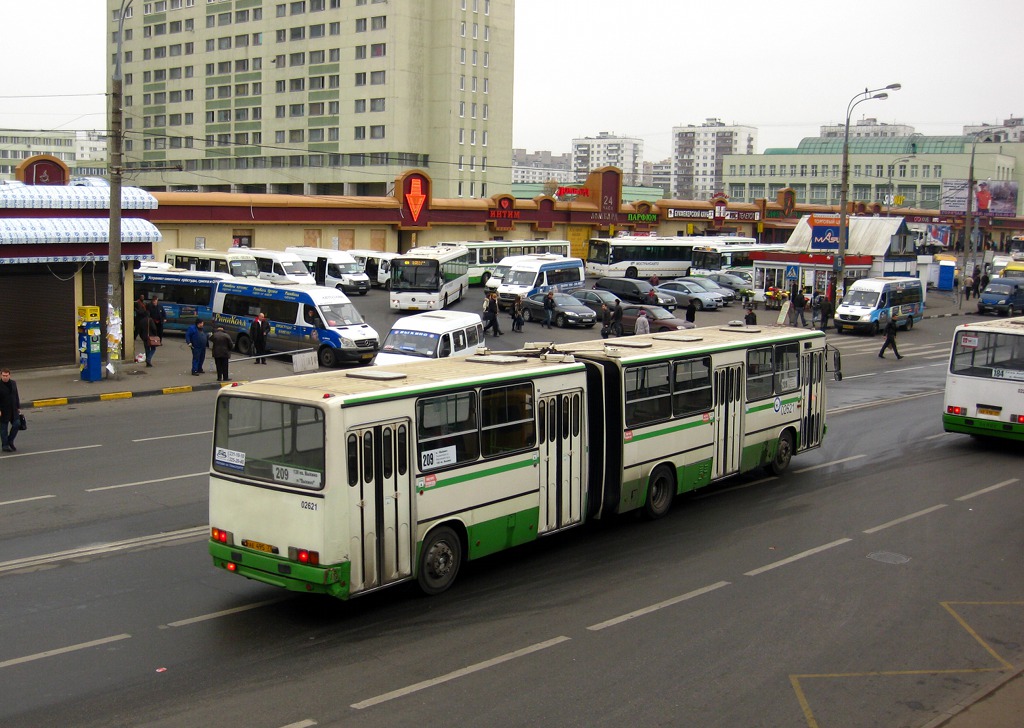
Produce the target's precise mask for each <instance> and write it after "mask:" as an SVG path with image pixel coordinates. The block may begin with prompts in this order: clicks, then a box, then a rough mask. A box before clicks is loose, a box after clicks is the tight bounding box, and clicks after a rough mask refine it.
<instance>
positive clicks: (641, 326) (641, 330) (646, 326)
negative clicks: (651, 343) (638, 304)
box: [633, 308, 651, 336]
mask: <svg viewBox="0 0 1024 728" xmlns="http://www.w3.org/2000/svg"><path fill="white" fill-rule="evenodd" d="M633 333H634V334H636V335H637V336H641V335H643V334H649V333H651V322H650V321H648V320H647V311H645V310H644V309H642V308H641V309H640V313H638V314H637V315H636V323H635V324H633Z"/></svg>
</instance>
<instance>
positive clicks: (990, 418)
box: [942, 316, 1024, 442]
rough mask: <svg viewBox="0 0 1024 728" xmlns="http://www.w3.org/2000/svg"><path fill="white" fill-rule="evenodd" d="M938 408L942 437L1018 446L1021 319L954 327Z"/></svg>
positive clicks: (1023, 420)
mask: <svg viewBox="0 0 1024 728" xmlns="http://www.w3.org/2000/svg"><path fill="white" fill-rule="evenodd" d="M942 405H943V407H942V427H943V429H944V430H945V431H946V432H961V433H964V434H967V435H973V436H980V437H994V438H1002V439H1006V440H1015V441H1017V442H1021V441H1024V317H1020V316H1018V317H1017V318H1007V319H996V320H995V321H984V322H979V323H969V324H962V325H960V326H957V327H956V330H955V331H954V332H953V348H952V351H951V353H950V358H949V369H948V370H947V372H946V391H945V395H944V396H943V401H942Z"/></svg>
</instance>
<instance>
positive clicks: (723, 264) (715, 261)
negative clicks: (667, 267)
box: [690, 238, 786, 275]
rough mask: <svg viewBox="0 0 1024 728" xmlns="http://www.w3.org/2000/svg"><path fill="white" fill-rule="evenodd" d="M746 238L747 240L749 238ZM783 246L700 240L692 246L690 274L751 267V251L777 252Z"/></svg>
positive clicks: (752, 260)
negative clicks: (699, 242)
mask: <svg viewBox="0 0 1024 728" xmlns="http://www.w3.org/2000/svg"><path fill="white" fill-rule="evenodd" d="M746 239H747V240H749V238H746ZM785 247H786V246H785V245H783V244H776V243H731V242H721V241H712V242H709V243H704V242H702V243H701V244H700V245H696V246H694V248H693V261H692V262H691V264H690V275H707V274H709V273H721V272H722V271H724V270H726V269H727V268H750V269H752V268H753V266H754V259H753V258H751V257H750V254H751V253H754V252H764V251H769V252H778V251H780V250H784V249H785Z"/></svg>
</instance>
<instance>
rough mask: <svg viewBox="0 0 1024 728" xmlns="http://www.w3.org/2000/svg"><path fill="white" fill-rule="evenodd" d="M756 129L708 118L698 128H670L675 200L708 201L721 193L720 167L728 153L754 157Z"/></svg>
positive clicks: (691, 126) (722, 189) (722, 190)
mask: <svg viewBox="0 0 1024 728" xmlns="http://www.w3.org/2000/svg"><path fill="white" fill-rule="evenodd" d="M756 146H757V129H756V128H755V127H752V126H727V125H726V124H724V123H723V122H722V121H721V120H720V119H707V120H706V121H705V122H704V123H703V124H701V125H700V126H694V125H692V124H690V125H689V126H674V127H672V180H673V186H672V196H673V197H674V198H675V199H677V200H707V199H709V198H710V197H711V195H713V194H715V193H716V192H724V187H723V182H722V166H723V164H724V160H725V155H727V154H753V153H754V151H755V147H756Z"/></svg>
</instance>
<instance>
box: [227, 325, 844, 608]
mask: <svg viewBox="0 0 1024 728" xmlns="http://www.w3.org/2000/svg"><path fill="white" fill-rule="evenodd" d="M826 353H827V351H826V344H825V335H824V334H823V333H822V332H820V331H808V330H805V329H795V328H786V327H773V328H768V327H765V328H757V327H746V326H731V327H721V328H716V327H708V328H702V329H689V330H687V331H685V332H673V333H662V334H651V335H647V336H636V337H631V338H630V339H629V340H628V341H626V340H621V339H617V340H615V341H614V342H608V341H605V340H601V339H598V340H596V341H586V342H577V343H573V344H567V345H558V346H554V347H552V346H547V345H546V346H544V347H540V346H538V347H537V348H536V349H534V348H531V347H527V348H526V349H523V350H520V351H516V352H505V353H501V354H494V353H483V354H477V355H475V356H473V357H469V358H468V359H458V360H455V359H439V360H432V361H424V362H417V363H413V364H397V365H389V366H383V367H374V368H372V369H363V370H359V371H348V372H330V373H326V372H325V373H316V374H305V375H301V376H291V377H284V378H280V379H265V380H262V381H258V382H252V383H249V384H244V385H241V386H238V387H232V388H230V389H223V390H221V391H220V392H219V394H218V399H217V406H216V421H215V424H214V438H213V456H212V463H211V472H210V526H211V533H210V536H211V537H210V541H209V545H208V548H209V552H210V554H211V556H212V558H213V562H214V565H215V566H216V567H217V568H222V569H226V570H227V571H231V572H234V573H236V574H239V575H241V576H244V577H247V578H249V579H254V580H256V581H260V582H263V583H266V584H271V585H274V586H280V587H284V588H285V589H289V590H292V591H299V592H312V593H325V594H329V595H332V596H335V597H338V598H342V599H347V598H349V597H353V596H358V595H361V594H366V593H369V592H372V591H375V590H377V589H380V588H382V587H386V586H389V585H392V584H397V583H401V582H405V581H413V580H415V581H417V582H418V584H419V586H420V588H421V589H422V590H423V591H425V592H427V593H430V594H434V593H439V592H441V591H444V590H445V589H447V588H448V587H449V586H450V585H451V584H452V582H453V581H454V580H455V578H456V575H457V574H458V572H459V568H460V566H461V564H462V563H463V561H464V560H468V559H476V558H479V557H482V556H486V555H488V554H492V553H495V552H498V551H502V550H504V549H507V548H510V547H512V546H516V545H518V544H522V543H526V542H529V541H533V540H535V539H537V538H538V537H540V536H546V535H549V534H554V533H558V532H560V531H563V530H565V529H568V528H571V527H574V526H577V525H580V524H582V523H584V522H586V521H587V520H590V519H597V518H602V517H610V516H613V515H616V514H620V513H625V512H629V511H639V512H641V513H643V514H644V515H646V516H647V517H649V518H658V517H660V516H663V515H665V513H667V511H668V509H669V507H670V506H671V504H672V501H673V498H674V497H675V496H676V495H677V494H680V493H684V492H687V491H692V490H695V489H697V488H701V487H703V486H707V485H709V484H710V483H714V482H716V481H719V480H721V479H723V478H727V477H729V476H732V475H736V474H739V473H745V472H748V471H751V470H754V469H756V468H760V467H767V468H768V469H769V470H770V471H771V472H773V473H774V474H776V475H779V474H781V473H782V472H783V471H784V470H785V469H786V468H787V467H788V465H789V462H790V458H791V457H792V456H793V455H794V454H796V453H800V452H803V451H806V450H809V449H812V448H817V447H819V446H820V444H821V441H822V438H823V436H824V434H825V381H824V380H825V372H826V369H827V367H826V360H827V357H826ZM835 361H836V363H838V356H836V357H835Z"/></svg>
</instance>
